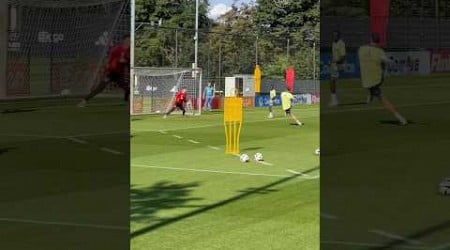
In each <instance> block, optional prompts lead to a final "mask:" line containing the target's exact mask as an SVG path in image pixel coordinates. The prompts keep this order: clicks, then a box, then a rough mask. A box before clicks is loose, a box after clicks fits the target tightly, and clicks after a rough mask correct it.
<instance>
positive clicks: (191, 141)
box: [188, 139, 200, 144]
mask: <svg viewBox="0 0 450 250" xmlns="http://www.w3.org/2000/svg"><path fill="white" fill-rule="evenodd" d="M188 142H190V143H194V144H199V143H200V142H198V141H194V140H192V139H190V140H188Z"/></svg>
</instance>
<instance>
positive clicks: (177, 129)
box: [132, 113, 318, 133]
mask: <svg viewBox="0 0 450 250" xmlns="http://www.w3.org/2000/svg"><path fill="white" fill-rule="evenodd" d="M314 117H318V115H315V116H301V113H300V115H299V117H298V118H299V119H308V118H314ZM286 119H287V118H286V117H284V116H283V117H276V118H272V119H265V120H255V121H248V122H244V124H249V123H258V122H272V121H280V120H286ZM220 126H223V124H222V123H221V124H209V125H200V126H190V127H183V128H174V129H166V130H164V132H166V133H167V132H168V131H179V130H189V129H199V128H212V127H220ZM132 131H133V132H158V133H161V130H158V129H132Z"/></svg>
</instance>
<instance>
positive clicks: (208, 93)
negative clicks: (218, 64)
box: [203, 82, 214, 111]
mask: <svg viewBox="0 0 450 250" xmlns="http://www.w3.org/2000/svg"><path fill="white" fill-rule="evenodd" d="M203 98H204V99H205V110H209V111H211V109H212V101H213V99H214V87H213V86H211V82H208V86H206V87H205V90H204V91H203Z"/></svg>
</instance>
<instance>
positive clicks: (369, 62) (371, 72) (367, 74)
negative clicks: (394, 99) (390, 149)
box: [358, 33, 408, 125]
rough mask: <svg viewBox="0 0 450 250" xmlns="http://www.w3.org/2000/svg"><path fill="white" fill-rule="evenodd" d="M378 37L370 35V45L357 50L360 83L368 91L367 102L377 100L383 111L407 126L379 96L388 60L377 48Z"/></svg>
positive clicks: (386, 101) (382, 97) (378, 47)
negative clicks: (386, 111)
mask: <svg viewBox="0 0 450 250" xmlns="http://www.w3.org/2000/svg"><path fill="white" fill-rule="evenodd" d="M379 43H380V38H379V35H378V34H376V33H374V34H372V39H371V43H370V44H368V45H363V46H361V47H360V48H359V50H358V56H359V64H360V70H361V83H362V86H363V88H366V89H368V90H369V98H368V102H371V101H372V100H373V99H374V98H377V99H378V100H380V101H381V102H382V103H383V106H384V108H385V109H387V110H388V111H389V112H391V113H392V114H393V115H394V116H395V118H397V120H398V121H399V122H400V124H401V125H406V124H408V122H407V120H406V119H405V118H404V117H403V116H402V115H400V113H398V112H397V110H396V109H395V108H394V106H393V105H392V104H391V103H390V102H389V100H387V99H386V98H385V97H384V96H383V95H382V94H381V85H382V84H383V81H384V69H385V66H386V64H387V63H389V62H390V60H389V59H388V58H387V56H386V54H385V53H384V50H383V49H382V48H381V47H380V46H379Z"/></svg>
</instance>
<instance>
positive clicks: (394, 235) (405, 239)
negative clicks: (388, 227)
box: [369, 229, 423, 245]
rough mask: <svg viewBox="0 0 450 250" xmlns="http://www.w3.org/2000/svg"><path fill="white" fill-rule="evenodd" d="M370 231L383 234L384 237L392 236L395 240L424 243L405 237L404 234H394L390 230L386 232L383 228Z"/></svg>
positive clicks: (417, 243) (415, 243) (414, 243)
mask: <svg viewBox="0 0 450 250" xmlns="http://www.w3.org/2000/svg"><path fill="white" fill-rule="evenodd" d="M369 232H370V233H373V234H377V235H380V236H383V237H386V238H390V239H394V240H401V241H404V242H407V243H409V244H413V245H422V244H423V243H422V242H420V241H417V240H411V239H408V238H406V237H403V236H400V235H396V234H393V233H389V232H386V231H383V230H379V229H372V230H369Z"/></svg>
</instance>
